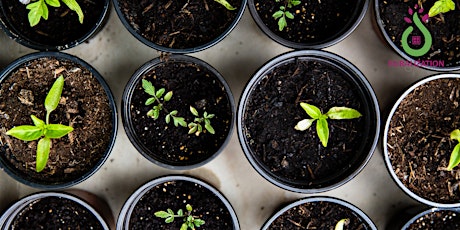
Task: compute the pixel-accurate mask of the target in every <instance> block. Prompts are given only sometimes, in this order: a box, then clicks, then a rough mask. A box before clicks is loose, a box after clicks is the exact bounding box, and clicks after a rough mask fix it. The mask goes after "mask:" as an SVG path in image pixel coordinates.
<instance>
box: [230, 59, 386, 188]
mask: <svg viewBox="0 0 460 230" xmlns="http://www.w3.org/2000/svg"><path fill="white" fill-rule="evenodd" d="M350 114H352V115H355V116H350ZM379 117H380V112H379V107H378V103H377V100H376V96H375V93H374V91H373V90H372V88H371V86H370V84H369V82H368V81H367V79H366V78H365V77H364V76H363V75H362V73H361V72H360V71H359V70H358V69H357V68H356V67H354V66H353V65H352V64H351V63H349V62H348V61H346V60H345V59H343V58H341V57H339V56H337V55H335V54H332V53H328V52H324V51H313V50H310V51H295V52H290V53H286V54H283V55H280V56H278V57H276V58H274V59H272V60H270V61H269V62H267V63H266V64H264V65H263V66H262V67H261V68H260V69H259V70H258V71H257V72H256V73H255V74H254V76H253V77H252V78H251V80H250V81H249V82H248V84H247V85H246V87H245V89H244V91H243V94H242V96H241V99H240V104H239V107H238V119H237V122H238V123H237V125H238V128H237V131H238V137H239V140H240V143H241V146H242V148H243V151H244V153H245V155H246V157H247V158H248V160H249V162H250V163H251V165H252V166H253V167H254V169H255V170H256V171H257V172H258V173H259V174H261V175H262V176H263V177H264V178H265V179H267V180H268V181H270V182H271V183H273V184H275V185H277V186H279V187H281V188H284V189H287V190H290V191H295V192H301V193H318V192H324V191H327V190H330V189H333V188H336V187H339V186H341V185H343V184H344V183H346V182H348V181H349V180H351V179H352V178H353V177H355V176H356V175H357V174H358V173H359V172H360V171H361V170H362V169H363V168H364V166H365V165H366V164H367V162H368V161H369V159H370V158H371V156H372V154H373V151H374V149H375V146H376V143H377V139H378V133H379V123H380V121H379Z"/></svg>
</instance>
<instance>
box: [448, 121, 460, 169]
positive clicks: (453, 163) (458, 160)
mask: <svg viewBox="0 0 460 230" xmlns="http://www.w3.org/2000/svg"><path fill="white" fill-rule="evenodd" d="M450 139H452V140H456V141H458V142H459V143H457V145H456V146H455V147H454V150H453V151H452V153H451V154H450V159H449V165H448V166H447V170H449V171H451V170H452V169H454V168H455V167H457V166H458V165H459V164H460V130H458V129H456V130H454V131H452V133H450Z"/></svg>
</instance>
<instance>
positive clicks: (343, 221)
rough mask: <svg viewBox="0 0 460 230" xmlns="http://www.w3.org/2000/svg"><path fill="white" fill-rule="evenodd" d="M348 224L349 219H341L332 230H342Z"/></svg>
mask: <svg viewBox="0 0 460 230" xmlns="http://www.w3.org/2000/svg"><path fill="white" fill-rule="evenodd" d="M349 223H350V219H341V220H339V222H337V224H336V225H335V228H334V230H343V227H345V226H346V225H348V224H349Z"/></svg>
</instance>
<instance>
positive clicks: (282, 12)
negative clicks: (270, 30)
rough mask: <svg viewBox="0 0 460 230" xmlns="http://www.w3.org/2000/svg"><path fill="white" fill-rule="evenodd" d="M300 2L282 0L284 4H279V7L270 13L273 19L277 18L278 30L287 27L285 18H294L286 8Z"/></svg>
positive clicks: (296, 0) (277, 0)
mask: <svg viewBox="0 0 460 230" xmlns="http://www.w3.org/2000/svg"><path fill="white" fill-rule="evenodd" d="M275 1H276V2H280V1H281V0H275ZM300 3H301V2H300V0H284V5H283V6H280V9H279V10H278V11H276V12H275V13H274V14H273V15H272V17H273V18H274V19H275V20H278V29H279V31H283V29H284V28H285V27H287V20H286V18H289V19H294V15H293V14H292V13H291V12H289V11H288V10H287V9H288V8H292V7H294V6H297V5H299V4H300Z"/></svg>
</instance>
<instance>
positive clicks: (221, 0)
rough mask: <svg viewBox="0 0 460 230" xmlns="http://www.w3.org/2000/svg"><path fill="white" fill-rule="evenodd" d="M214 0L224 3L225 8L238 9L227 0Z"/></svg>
mask: <svg viewBox="0 0 460 230" xmlns="http://www.w3.org/2000/svg"><path fill="white" fill-rule="evenodd" d="M214 1H216V2H217V3H219V4H221V5H223V6H224V7H225V8H227V10H236V8H235V7H233V6H232V5H230V3H228V2H227V0H214Z"/></svg>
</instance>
